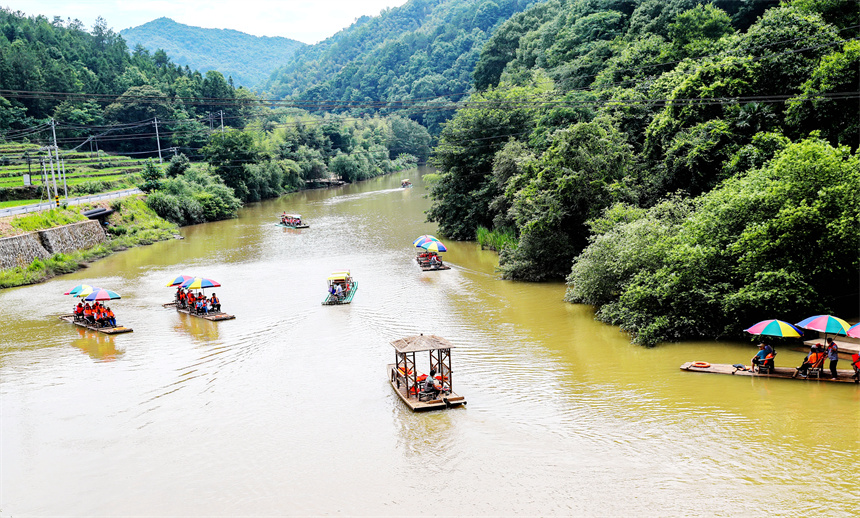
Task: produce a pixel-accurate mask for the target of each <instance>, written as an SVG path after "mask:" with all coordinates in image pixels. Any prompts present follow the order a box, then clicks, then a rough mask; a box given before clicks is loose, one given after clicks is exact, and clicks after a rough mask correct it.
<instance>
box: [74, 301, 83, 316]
mask: <svg viewBox="0 0 860 518" xmlns="http://www.w3.org/2000/svg"><path fill="white" fill-rule="evenodd" d="M74 312H75V320H82V319H83V318H84V305H83V304H81V303H80V302H78V305H77V306H75V309H74Z"/></svg>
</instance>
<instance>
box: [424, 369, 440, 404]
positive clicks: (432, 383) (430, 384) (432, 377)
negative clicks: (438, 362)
mask: <svg viewBox="0 0 860 518" xmlns="http://www.w3.org/2000/svg"><path fill="white" fill-rule="evenodd" d="M442 390H443V387H442V382H441V381H439V380H437V379H436V370H435V369H430V374H429V375H428V376H427V379H425V380H424V392H426V393H428V394H430V395H431V396H433V398H434V399H435V398H437V397H439V393H441V392H442Z"/></svg>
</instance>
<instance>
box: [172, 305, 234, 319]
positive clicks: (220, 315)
mask: <svg viewBox="0 0 860 518" xmlns="http://www.w3.org/2000/svg"><path fill="white" fill-rule="evenodd" d="M161 307H164V308H176V311H178V312H180V313H185V314H186V315H191V316H192V317H197V318H203V319H205V320H210V321H212V322H219V321H221V320H233V319H234V318H236V316H235V315H228V314H227V313H224V312H223V311H210V312H209V313H205V314H200V313H197V312H193V311H191V310H189V309H187V308H180V307H179V306H178V305H177V304H176V303H175V302H168V303H167V304H162V305H161Z"/></svg>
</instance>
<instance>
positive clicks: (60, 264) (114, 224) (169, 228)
mask: <svg viewBox="0 0 860 518" xmlns="http://www.w3.org/2000/svg"><path fill="white" fill-rule="evenodd" d="M99 207H102V208H105V209H110V210H113V213H112V214H110V215H109V216H108V217H107V218H106V221H107V223H108V225H107V226H106V227H105V239H104V241H103V242H100V243H98V244H96V245H95V246H92V247H89V248H86V249H81V250H76V251H68V252H58V253H53V254H52V255H50V256H48V257H39V256H38V255H36V254H33V255H32V259H31V260H29V261H19V265H18V266H14V267H12V268H6V269H2V270H0V288H12V287H15V286H24V285H27V284H36V283H39V282H43V281H46V280H48V279H51V278H53V277H56V276H57V275H63V274H66V273H72V272H74V271H77V270H79V269H81V268H86V267H87V265H88V264H89V263H90V262H92V261H95V260H97V259H101V258H103V257H106V256H108V255H110V254H112V253H114V252H118V251H121V250H126V249H128V248H131V247H134V246H140V245H149V244H152V243H155V242H157V241H164V240H167V239H172V238H174V237H175V236H176V235H178V233H179V227H178V226H177V225H175V224H173V223H170V222H169V221H167V220H165V219H163V218H161V217H159V216H158V215H156V214H155V212H154V211H153V210H152V209H150V208H149V207H148V206H147V205H146V203H145V202H144V200H143V197H142V196H134V197H128V198H124V199H121V200H113V201H110V202H108V201H100V202H96V203H90V204H86V205H83V206H77V207H75V208H74V209H62V208H58V209H52V210H50V211H44V212H39V213H34V214H27V215H21V216H9V217H4V218H0V238H7V237H13V236H22V235H25V234H27V233H33V232H38V231H44V230H48V229H53V228H58V227H62V226H65V225H75V224H78V223H80V222H83V221H89V220H88V219H87V218H86V217H85V216H83V215H82V214H81V213H82V212H83V211H86V210H90V209H95V208H99ZM28 259H29V257H28ZM21 263H23V264H21Z"/></svg>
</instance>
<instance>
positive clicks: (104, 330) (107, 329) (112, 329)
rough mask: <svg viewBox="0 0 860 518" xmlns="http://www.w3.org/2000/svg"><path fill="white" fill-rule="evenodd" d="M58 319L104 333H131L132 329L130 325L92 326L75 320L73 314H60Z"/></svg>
mask: <svg viewBox="0 0 860 518" xmlns="http://www.w3.org/2000/svg"><path fill="white" fill-rule="evenodd" d="M60 320H65V321H66V322H69V323H70V324H75V325H76V326H78V327H83V328H86V329H89V330H90V331H98V332H99V333H104V334H106V335H118V334H121V333H131V332H132V331H133V329H132V328H130V327H123V326H115V327H100V326H94V325H92V324H88V323H86V322H84V321H83V320H75V315H61V316H60Z"/></svg>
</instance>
